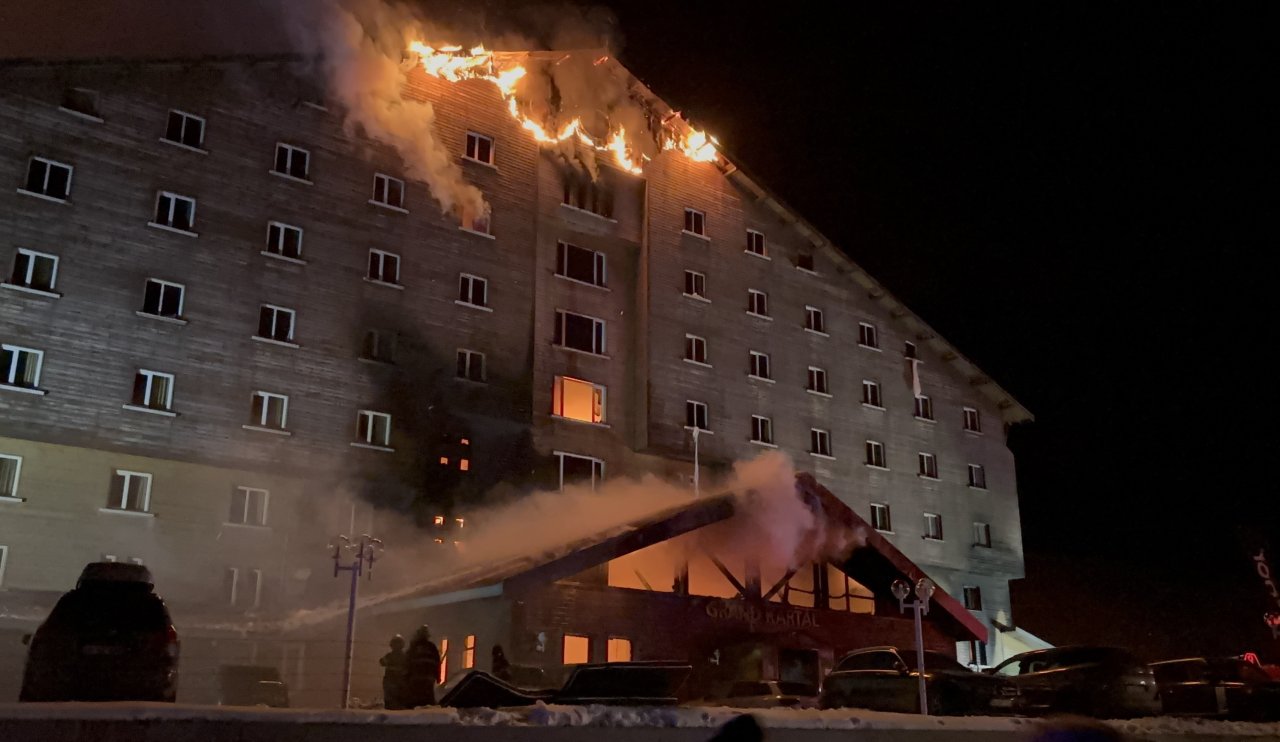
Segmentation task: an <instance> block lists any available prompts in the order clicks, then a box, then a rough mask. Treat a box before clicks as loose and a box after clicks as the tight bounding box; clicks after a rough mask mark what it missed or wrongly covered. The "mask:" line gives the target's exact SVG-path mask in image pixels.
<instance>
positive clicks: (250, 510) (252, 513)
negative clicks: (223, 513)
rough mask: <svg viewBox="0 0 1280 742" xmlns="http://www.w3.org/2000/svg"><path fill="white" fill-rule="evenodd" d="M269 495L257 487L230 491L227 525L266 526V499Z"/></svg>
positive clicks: (237, 488) (238, 488)
mask: <svg viewBox="0 0 1280 742" xmlns="http://www.w3.org/2000/svg"><path fill="white" fill-rule="evenodd" d="M268 497H269V493H268V492H267V491H266V490H264V489H259V488H257V487H236V488H235V489H234V490H232V491H231V510H230V512H228V513H227V522H228V523H237V524H239V525H245V526H265V525H266V524H267V498H268Z"/></svg>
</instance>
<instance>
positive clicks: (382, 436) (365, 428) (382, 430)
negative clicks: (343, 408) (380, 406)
mask: <svg viewBox="0 0 1280 742" xmlns="http://www.w3.org/2000/svg"><path fill="white" fill-rule="evenodd" d="M356 442H357V443H365V444H368V445H370V446H382V447H384V448H385V447H388V446H390V445H391V415H388V414H387V413H385V412H374V411H373V410H360V411H359V412H358V413H356Z"/></svg>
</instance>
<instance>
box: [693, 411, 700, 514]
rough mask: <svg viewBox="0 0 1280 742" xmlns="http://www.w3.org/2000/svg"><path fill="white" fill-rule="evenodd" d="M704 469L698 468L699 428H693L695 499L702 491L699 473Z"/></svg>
mask: <svg viewBox="0 0 1280 742" xmlns="http://www.w3.org/2000/svg"><path fill="white" fill-rule="evenodd" d="M701 468H702V467H700V466H698V427H697V426H696V425H695V426H694V428H693V499H695V500H696V499H698V497H700V496H701V494H702V491H701V490H700V489H698V471H699V469H701Z"/></svg>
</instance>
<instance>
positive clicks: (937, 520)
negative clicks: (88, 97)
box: [924, 513, 942, 541]
mask: <svg viewBox="0 0 1280 742" xmlns="http://www.w3.org/2000/svg"><path fill="white" fill-rule="evenodd" d="M924 537H925V538H926V539H928V540H930V541H941V540H942V516H941V515H938V514H937V513H925V514H924Z"/></svg>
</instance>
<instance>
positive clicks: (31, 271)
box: [7, 247, 59, 295]
mask: <svg viewBox="0 0 1280 742" xmlns="http://www.w3.org/2000/svg"><path fill="white" fill-rule="evenodd" d="M21 255H26V256H27V270H26V275H25V276H22V277H21V281H22V283H12V284H7V285H10V286H15V287H17V288H21V289H24V290H26V291H32V292H35V293H39V294H54V295H56V294H55V292H56V291H57V290H58V262H59V261H58V256H57V255H51V254H49V253H47V252H37V251H36V250H31V249H29V248H26V247H19V248H18V249H17V250H15V251H14V253H13V270H12V271H10V273H9V277H10V278H14V279H16V278H17V276H15V275H14V274H15V273H17V270H18V257H19V256H21ZM40 260H51V261H53V270H52V271H50V273H49V285H48V286H47V287H44V286H32V285H31V281H32V277H33V276H34V275H35V273H36V262H37V261H40Z"/></svg>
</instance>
